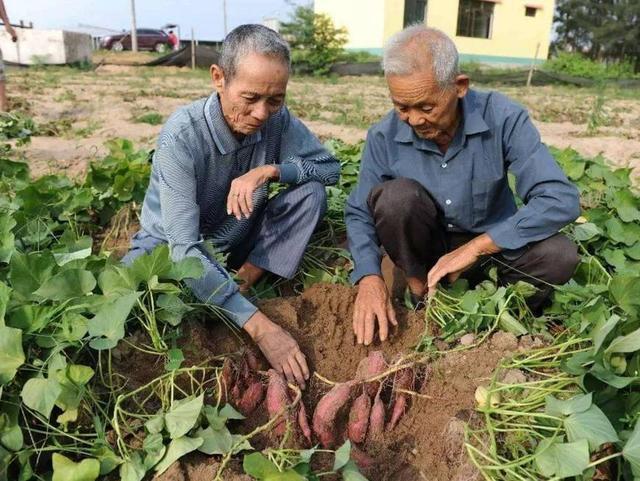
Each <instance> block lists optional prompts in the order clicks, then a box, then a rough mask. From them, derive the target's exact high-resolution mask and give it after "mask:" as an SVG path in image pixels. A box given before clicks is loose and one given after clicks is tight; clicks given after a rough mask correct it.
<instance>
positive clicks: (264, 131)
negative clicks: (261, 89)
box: [141, 93, 340, 326]
mask: <svg viewBox="0 0 640 481" xmlns="http://www.w3.org/2000/svg"><path fill="white" fill-rule="evenodd" d="M265 164H274V165H277V166H278V168H279V170H280V182H282V183H286V184H301V183H304V182H307V181H310V180H315V181H319V182H321V183H323V184H324V185H329V184H334V183H336V182H337V180H338V178H339V174H340V164H339V162H338V161H337V160H336V159H335V158H334V157H333V156H332V155H331V154H329V152H327V150H326V149H325V148H324V147H323V146H322V144H321V143H320V142H319V141H318V139H317V138H316V137H315V136H314V135H313V134H312V133H311V132H310V131H309V130H308V129H307V128H306V127H305V126H304V125H303V124H302V122H300V120H298V119H297V118H296V117H294V116H293V115H291V114H290V113H289V110H288V109H287V108H286V107H283V108H282V109H280V110H279V111H278V112H277V113H275V114H274V115H272V116H271V117H270V118H269V119H268V120H267V121H266V122H265V125H264V126H263V127H262V128H261V129H260V130H259V131H257V132H255V133H254V134H252V135H248V136H246V137H244V139H243V140H242V141H239V140H238V139H236V137H235V136H234V135H233V134H232V132H231V130H230V129H229V127H228V126H227V123H226V121H225V119H224V117H223V115H222V109H221V106H220V102H219V99H218V96H217V94H215V93H214V94H213V95H211V96H210V97H208V98H206V99H201V100H198V101H196V102H193V103H192V104H190V105H187V106H185V107H182V108H180V109H179V110H177V111H176V112H175V113H174V114H173V115H171V117H170V118H169V120H168V121H167V123H166V124H165V125H164V127H163V129H162V131H161V133H160V137H159V139H158V142H157V147H156V151H155V154H154V156H153V168H152V171H151V178H150V181H149V187H148V189H147V193H146V196H145V199H144V205H143V207H142V215H141V226H142V230H143V232H144V233H145V234H146V235H149V236H151V237H154V238H156V239H159V240H161V241H163V242H167V243H168V244H169V247H170V250H171V255H172V258H173V259H174V260H175V261H179V260H181V259H183V258H185V257H196V258H198V259H200V260H201V261H202V263H203V266H204V275H203V276H202V277H201V278H200V279H196V280H191V281H190V282H189V284H190V287H191V289H192V291H193V292H194V294H195V295H196V296H197V297H198V298H199V299H200V300H202V301H203V302H208V303H211V304H215V305H217V306H219V307H221V308H222V309H224V310H225V311H226V313H227V314H228V315H229V317H230V318H231V319H232V320H233V321H234V322H235V323H236V324H238V325H239V326H242V325H244V323H245V322H246V321H247V320H248V319H249V317H251V316H252V315H253V314H254V313H255V312H256V310H257V308H256V307H255V306H254V305H253V304H251V303H250V302H249V301H248V300H247V299H246V298H245V297H243V296H242V295H241V294H240V293H239V291H238V286H237V285H236V283H235V282H234V281H233V279H232V278H231V276H230V275H229V273H228V272H227V271H226V269H225V268H224V267H223V266H222V265H221V264H220V263H219V262H217V261H216V260H215V258H214V257H213V256H212V255H211V253H210V251H209V250H208V249H206V248H205V245H204V241H205V239H207V238H208V237H210V236H216V235H217V236H218V237H220V229H221V227H224V228H225V229H226V227H228V229H226V230H225V229H223V235H222V236H223V237H224V236H225V235H227V236H233V235H237V233H238V232H243V231H245V232H246V231H247V230H248V228H247V227H248V224H249V223H250V222H251V221H252V220H255V217H256V216H257V213H256V212H255V211H254V215H252V216H251V217H250V218H249V219H248V220H242V221H239V222H238V221H236V220H235V217H233V216H229V215H228V214H227V212H226V199H227V196H228V193H229V187H230V184H231V181H232V180H233V179H235V178H236V177H239V176H241V175H243V174H245V173H246V172H248V171H249V170H251V169H253V168H255V167H258V166H261V165H265ZM261 192H262V194H261V195H258V197H260V199H258V202H257V204H260V203H261V202H262V203H263V204H264V203H265V202H266V187H264V188H263V189H261ZM258 194H260V193H258ZM256 210H258V209H256ZM234 232H235V234H234ZM223 240H224V239H223ZM228 240H231V239H228ZM218 241H220V239H218Z"/></svg>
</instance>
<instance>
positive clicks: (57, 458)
mask: <svg viewBox="0 0 640 481" xmlns="http://www.w3.org/2000/svg"><path fill="white" fill-rule="evenodd" d="M52 462H53V478H52V481H94V480H95V479H97V478H98V476H99V475H100V462H99V461H98V460H97V459H93V458H89V459H83V460H82V461H80V462H79V463H74V462H73V461H71V460H70V459H69V458H67V457H66V456H63V455H62V454H58V453H53V457H52Z"/></svg>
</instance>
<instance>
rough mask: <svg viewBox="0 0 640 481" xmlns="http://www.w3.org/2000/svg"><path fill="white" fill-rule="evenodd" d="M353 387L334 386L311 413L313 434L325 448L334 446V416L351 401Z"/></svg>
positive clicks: (348, 384)
mask: <svg viewBox="0 0 640 481" xmlns="http://www.w3.org/2000/svg"><path fill="white" fill-rule="evenodd" d="M353 385H354V384H353V382H345V383H340V384H336V385H335V386H333V388H331V390H330V391H329V392H328V393H327V394H325V395H324V396H323V397H322V398H321V399H320V401H319V402H318V405H317V406H316V410H315V412H314V413H313V432H314V433H315V434H316V436H318V439H319V440H320V444H322V446H323V447H325V448H333V447H334V446H335V444H336V433H335V421H336V416H337V415H338V411H340V409H341V408H343V407H344V406H345V405H346V404H347V403H348V402H349V400H350V399H351V389H352V388H353Z"/></svg>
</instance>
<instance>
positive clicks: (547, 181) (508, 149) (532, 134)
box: [487, 109, 580, 249]
mask: <svg viewBox="0 0 640 481" xmlns="http://www.w3.org/2000/svg"><path fill="white" fill-rule="evenodd" d="M502 141H503V150H504V155H505V161H506V163H507V166H508V168H509V170H510V171H511V172H512V173H513V174H514V175H515V177H516V191H517V193H518V196H519V197H520V198H521V199H522V201H523V203H524V206H522V207H521V208H520V209H519V210H518V211H517V212H516V213H515V214H514V215H512V216H511V217H509V218H508V219H506V220H504V221H503V222H501V223H499V224H497V225H495V226H493V227H491V228H490V229H489V230H488V231H487V234H488V235H489V237H491V239H492V240H493V242H495V243H496V245H498V246H499V247H501V248H503V249H518V248H520V247H523V246H525V245H527V244H529V243H531V242H537V241H541V240H544V239H546V238H548V237H551V236H552V235H554V234H556V233H557V232H558V231H559V230H560V229H562V228H563V227H564V226H566V225H567V224H569V223H571V222H573V221H574V220H575V219H576V218H577V217H578V216H579V215H580V198H579V194H578V189H577V188H576V187H575V186H574V185H573V184H572V183H571V182H570V181H569V180H568V179H567V177H566V175H565V174H564V172H563V171H562V169H561V168H560V167H559V166H558V164H557V163H556V161H555V159H554V158H553V156H552V155H551V153H550V152H549V150H548V149H547V147H546V146H545V145H544V144H543V143H542V142H541V140H540V134H539V133H538V130H537V129H536V127H535V126H534V125H533V123H532V122H531V119H530V117H529V115H528V114H527V112H526V111H525V110H524V109H518V110H517V111H514V112H513V114H511V115H508V116H507V120H506V122H505V125H504V131H503V139H502Z"/></svg>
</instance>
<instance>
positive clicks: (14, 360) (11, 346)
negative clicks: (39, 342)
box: [0, 325, 24, 386]
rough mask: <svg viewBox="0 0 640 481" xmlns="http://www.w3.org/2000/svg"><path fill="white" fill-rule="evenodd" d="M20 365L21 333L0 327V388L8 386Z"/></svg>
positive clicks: (21, 353)
mask: <svg viewBox="0 0 640 481" xmlns="http://www.w3.org/2000/svg"><path fill="white" fill-rule="evenodd" d="M22 364H24V351H23V350H22V331H21V330H20V329H15V328H13V327H7V326H3V325H0V386H4V385H5V384H8V383H9V382H10V381H11V380H12V379H13V377H14V376H15V375H16V372H17V371H18V368H19V367H20V366H22Z"/></svg>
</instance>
